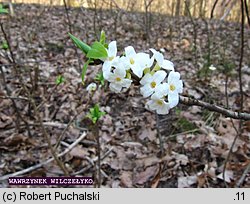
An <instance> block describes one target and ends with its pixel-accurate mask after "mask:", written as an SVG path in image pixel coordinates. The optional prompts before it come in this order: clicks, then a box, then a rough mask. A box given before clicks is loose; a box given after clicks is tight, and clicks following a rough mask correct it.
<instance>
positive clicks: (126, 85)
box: [120, 79, 132, 88]
mask: <svg viewBox="0 0 250 204" xmlns="http://www.w3.org/2000/svg"><path fill="white" fill-rule="evenodd" d="M131 83H132V80H130V79H123V80H122V81H121V83H120V84H121V86H122V87H124V88H129V87H130V85H131Z"/></svg>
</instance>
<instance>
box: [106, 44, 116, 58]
mask: <svg viewBox="0 0 250 204" xmlns="http://www.w3.org/2000/svg"><path fill="white" fill-rule="evenodd" d="M116 54H117V46H116V41H112V42H110V43H109V45H108V56H109V57H115V56H116Z"/></svg>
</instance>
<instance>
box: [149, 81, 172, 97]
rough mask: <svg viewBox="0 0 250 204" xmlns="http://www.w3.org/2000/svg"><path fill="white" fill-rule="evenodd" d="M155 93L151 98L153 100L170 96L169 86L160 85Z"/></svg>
mask: <svg viewBox="0 0 250 204" xmlns="http://www.w3.org/2000/svg"><path fill="white" fill-rule="evenodd" d="M154 91H155V93H154V94H153V95H152V96H151V98H152V99H154V100H157V99H161V98H162V97H164V96H166V95H167V94H168V92H169V85H168V84H167V83H163V84H160V85H158V86H157V87H156V88H155V90H154Z"/></svg>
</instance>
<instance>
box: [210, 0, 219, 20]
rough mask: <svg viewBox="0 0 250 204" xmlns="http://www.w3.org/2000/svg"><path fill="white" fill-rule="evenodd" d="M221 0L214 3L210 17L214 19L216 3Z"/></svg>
mask: <svg viewBox="0 0 250 204" xmlns="http://www.w3.org/2000/svg"><path fill="white" fill-rule="evenodd" d="M218 1H219V0H215V2H214V4H213V8H212V10H211V15H210V18H211V19H212V18H213V17H214V10H215V8H216V5H217V3H218Z"/></svg>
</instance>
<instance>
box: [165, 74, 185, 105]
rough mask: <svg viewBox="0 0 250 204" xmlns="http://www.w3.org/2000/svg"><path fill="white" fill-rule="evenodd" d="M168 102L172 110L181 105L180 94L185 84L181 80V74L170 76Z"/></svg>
mask: <svg viewBox="0 0 250 204" xmlns="http://www.w3.org/2000/svg"><path fill="white" fill-rule="evenodd" d="M168 86H169V91H168V102H169V105H170V108H173V107H175V106H177V104H178V103H179V93H182V91H183V83H182V80H180V73H179V72H174V71H172V72H170V73H169V75H168Z"/></svg>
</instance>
